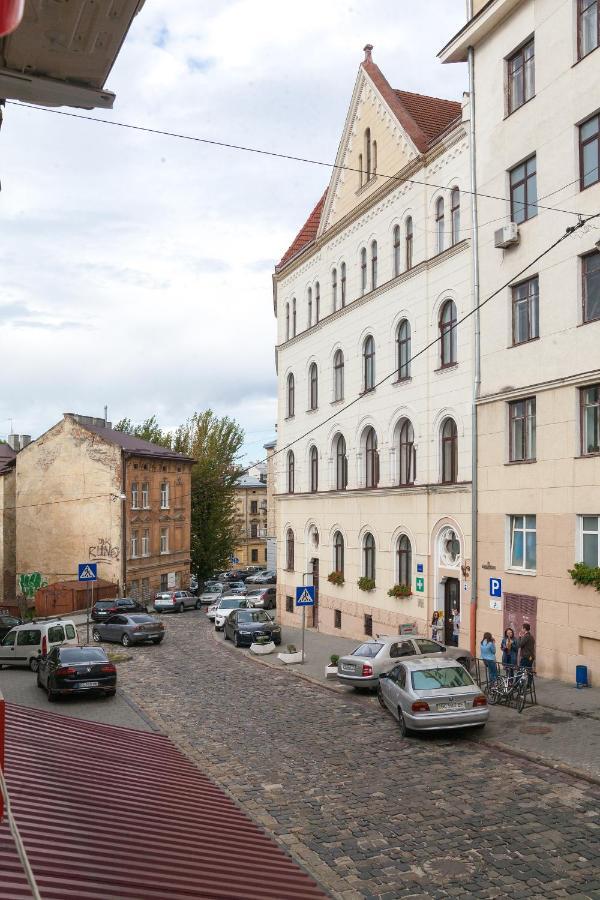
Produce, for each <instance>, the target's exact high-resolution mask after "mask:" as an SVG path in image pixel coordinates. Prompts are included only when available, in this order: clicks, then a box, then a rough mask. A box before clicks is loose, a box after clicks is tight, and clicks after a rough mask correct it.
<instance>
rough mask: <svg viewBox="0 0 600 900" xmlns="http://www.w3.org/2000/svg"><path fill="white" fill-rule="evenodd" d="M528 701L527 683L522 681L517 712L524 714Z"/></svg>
mask: <svg viewBox="0 0 600 900" xmlns="http://www.w3.org/2000/svg"><path fill="white" fill-rule="evenodd" d="M526 700H527V681H522V682H521V684H520V685H519V694H518V697H517V710H518V711H519V712H523V710H524V709H525V701H526Z"/></svg>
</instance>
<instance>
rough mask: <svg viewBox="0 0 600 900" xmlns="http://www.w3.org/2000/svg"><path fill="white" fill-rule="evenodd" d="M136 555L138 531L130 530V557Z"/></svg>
mask: <svg viewBox="0 0 600 900" xmlns="http://www.w3.org/2000/svg"><path fill="white" fill-rule="evenodd" d="M137 555H138V532H137V531H132V532H131V557H132V559H134V558H135V557H136V556H137Z"/></svg>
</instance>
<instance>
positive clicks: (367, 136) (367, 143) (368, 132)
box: [365, 128, 371, 181]
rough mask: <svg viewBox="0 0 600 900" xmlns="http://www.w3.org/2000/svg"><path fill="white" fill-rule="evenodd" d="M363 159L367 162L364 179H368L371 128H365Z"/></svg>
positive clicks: (369, 173)
mask: <svg viewBox="0 0 600 900" xmlns="http://www.w3.org/2000/svg"><path fill="white" fill-rule="evenodd" d="M365 161H366V163H367V165H366V172H367V178H366V180H367V181H368V180H369V178H370V177H371V129H370V128H366V129H365Z"/></svg>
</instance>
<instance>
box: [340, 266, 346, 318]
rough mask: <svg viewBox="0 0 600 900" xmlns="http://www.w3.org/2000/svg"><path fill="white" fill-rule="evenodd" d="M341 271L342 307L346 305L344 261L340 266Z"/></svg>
mask: <svg viewBox="0 0 600 900" xmlns="http://www.w3.org/2000/svg"><path fill="white" fill-rule="evenodd" d="M340 272H341V282H342V283H341V287H342V308H343V307H344V306H345V305H346V263H345V262H343V263H342V264H341V266H340Z"/></svg>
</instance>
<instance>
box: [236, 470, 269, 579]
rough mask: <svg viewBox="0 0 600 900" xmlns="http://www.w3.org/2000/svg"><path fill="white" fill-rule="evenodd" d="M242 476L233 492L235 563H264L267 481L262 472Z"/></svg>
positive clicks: (245, 564)
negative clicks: (234, 492)
mask: <svg viewBox="0 0 600 900" xmlns="http://www.w3.org/2000/svg"><path fill="white" fill-rule="evenodd" d="M252 471H253V470H252V469H251V470H250V472H249V474H248V475H242V477H241V478H240V479H239V481H238V487H237V491H236V519H237V525H238V539H237V543H236V548H235V550H234V553H233V558H234V559H237V560H238V562H236V563H235V565H236V566H237V565H240V566H249V565H264V566H265V567H266V562H267V481H266V471H265V472H264V473H263V472H262V471H261V472H260V473H259V475H260V477H256V475H254V474H250V473H251V472H252Z"/></svg>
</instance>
